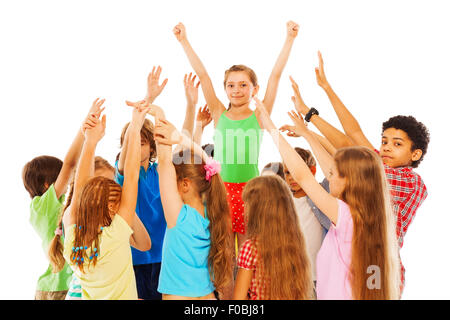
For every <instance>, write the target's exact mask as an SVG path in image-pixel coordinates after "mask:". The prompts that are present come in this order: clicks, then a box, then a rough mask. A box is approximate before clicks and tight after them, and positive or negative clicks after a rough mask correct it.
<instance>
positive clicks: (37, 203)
mask: <svg viewBox="0 0 450 320" xmlns="http://www.w3.org/2000/svg"><path fill="white" fill-rule="evenodd" d="M63 202H64V195H63V196H61V197H60V198H59V199H58V198H57V197H56V191H55V187H54V186H53V184H52V185H51V186H50V187H49V188H48V190H47V191H46V192H45V193H44V194H43V195H42V196H37V197H34V198H33V200H32V201H31V205H30V223H31V225H32V226H33V228H34V230H35V231H36V232H37V234H38V235H39V237H40V238H41V239H42V248H43V249H44V252H45V255H46V256H47V252H48V247H49V245H50V242H51V241H52V240H53V237H54V236H55V233H54V232H55V229H56V228H57V223H58V217H59V213H60V212H61V208H62V205H63ZM71 278H72V269H70V267H69V265H68V264H67V263H66V264H65V265H64V268H63V269H62V270H61V271H60V272H58V273H53V272H52V267H51V265H49V266H48V268H47V271H45V273H44V274H43V275H41V276H40V277H39V280H38V284H37V288H36V290H38V291H65V290H68V289H69V283H70V280H71Z"/></svg>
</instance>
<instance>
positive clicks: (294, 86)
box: [289, 76, 309, 114]
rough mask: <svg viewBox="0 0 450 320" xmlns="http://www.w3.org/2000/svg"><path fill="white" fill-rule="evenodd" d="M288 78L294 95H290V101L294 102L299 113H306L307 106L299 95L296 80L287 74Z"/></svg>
mask: <svg viewBox="0 0 450 320" xmlns="http://www.w3.org/2000/svg"><path fill="white" fill-rule="evenodd" d="M289 79H290V80H291V84H292V89H293V90H294V95H293V96H292V97H291V99H292V102H294V105H295V109H296V110H297V111H298V112H299V113H301V114H307V113H308V111H309V108H308V107H307V106H306V104H305V102H304V101H303V99H302V96H301V95H300V90H299V88H298V84H297V82H295V80H294V79H293V78H292V77H291V76H289Z"/></svg>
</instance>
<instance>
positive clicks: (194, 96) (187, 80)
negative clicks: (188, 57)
mask: <svg viewBox="0 0 450 320" xmlns="http://www.w3.org/2000/svg"><path fill="white" fill-rule="evenodd" d="M196 77H197V76H196V75H195V76H193V77H192V72H191V73H189V75H187V74H185V75H184V80H183V83H184V92H185V94H186V100H187V102H188V104H190V105H193V106H195V105H197V102H198V87H199V86H200V81H199V82H197V84H195V78H196Z"/></svg>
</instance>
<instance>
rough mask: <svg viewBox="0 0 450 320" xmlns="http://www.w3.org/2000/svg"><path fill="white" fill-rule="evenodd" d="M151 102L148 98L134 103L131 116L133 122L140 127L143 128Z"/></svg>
mask: <svg viewBox="0 0 450 320" xmlns="http://www.w3.org/2000/svg"><path fill="white" fill-rule="evenodd" d="M149 109H150V108H149V103H148V101H147V100H141V101H138V102H136V103H135V104H134V108H133V115H132V117H131V123H134V124H135V125H136V126H138V128H139V129H141V128H142V126H143V125H144V121H145V116H146V115H147V113H148V112H149Z"/></svg>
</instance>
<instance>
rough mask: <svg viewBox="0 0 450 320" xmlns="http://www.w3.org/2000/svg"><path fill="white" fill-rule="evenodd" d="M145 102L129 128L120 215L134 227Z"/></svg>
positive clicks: (137, 109) (141, 103)
mask: <svg viewBox="0 0 450 320" xmlns="http://www.w3.org/2000/svg"><path fill="white" fill-rule="evenodd" d="M146 106H147V105H146V104H145V102H144V101H141V102H139V103H138V104H137V106H136V107H135V108H134V109H133V117H132V120H131V123H130V125H129V126H128V133H129V137H128V146H127V155H126V159H125V165H124V181H123V188H122V197H121V200H120V205H119V210H118V213H117V214H119V215H120V216H121V217H122V218H123V219H124V220H125V221H126V222H127V223H128V225H129V226H132V225H133V221H134V216H135V215H136V213H135V210H136V201H137V191H138V180H139V166H140V154H141V152H140V149H141V143H140V140H141V139H140V131H141V128H142V125H143V124H144V120H145V116H146V114H147V112H148V110H149V108H148V107H146Z"/></svg>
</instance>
